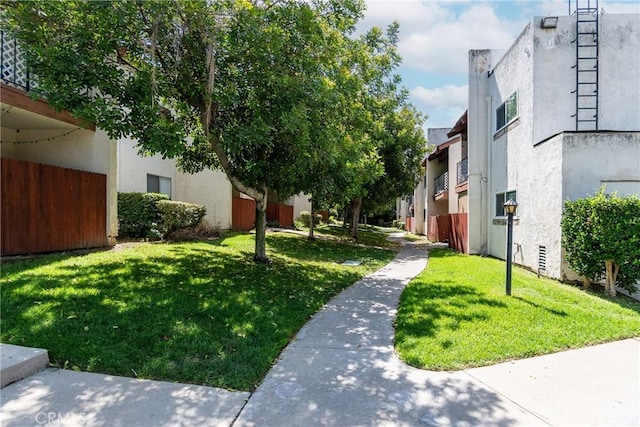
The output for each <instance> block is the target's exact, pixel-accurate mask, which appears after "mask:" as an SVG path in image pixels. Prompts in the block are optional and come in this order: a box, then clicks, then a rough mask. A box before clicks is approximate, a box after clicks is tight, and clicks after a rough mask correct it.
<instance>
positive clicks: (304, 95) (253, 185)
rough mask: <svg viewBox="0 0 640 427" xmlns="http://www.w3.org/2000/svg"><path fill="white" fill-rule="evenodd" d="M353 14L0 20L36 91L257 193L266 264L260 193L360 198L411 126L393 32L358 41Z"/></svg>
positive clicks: (175, 6) (90, 9) (247, 12)
mask: <svg viewBox="0 0 640 427" xmlns="http://www.w3.org/2000/svg"><path fill="white" fill-rule="evenodd" d="M363 10H364V3H363V2H362V1H361V0H307V1H300V0H280V1H259V0H224V1H206V2H205V1H187V0H175V1H166V0H147V1H144V2H140V1H119V2H111V1H91V2H86V1H61V2H51V1H48V0H39V1H30V2H15V3H9V4H8V6H7V7H5V8H4V10H3V12H2V13H3V21H4V22H5V23H6V28H7V29H8V31H9V32H11V33H12V34H13V35H15V36H16V38H17V39H18V40H19V41H20V43H21V44H22V45H23V46H24V48H25V54H26V57H27V61H28V64H29V66H30V67H31V68H32V70H33V71H34V73H35V74H36V75H37V76H38V82H39V84H38V87H37V89H36V90H35V91H34V95H37V96H42V97H44V98H46V99H47V100H48V102H49V103H50V104H51V105H53V106H54V107H55V108H57V109H65V110H68V111H70V112H72V113H73V114H74V115H76V116H78V117H80V118H83V119H86V120H89V121H91V122H94V123H95V124H96V125H97V126H98V127H100V128H102V129H104V130H105V131H106V132H107V133H108V134H109V135H110V136H111V137H112V138H121V137H124V136H129V137H132V138H135V139H136V140H137V141H138V143H139V147H140V149H141V151H143V152H145V153H159V154H161V155H162V156H164V157H172V158H177V159H178V162H179V165H180V166H181V167H182V168H183V169H184V170H185V171H187V172H196V171H200V170H202V169H204V168H221V169H223V170H224V172H225V173H226V175H227V177H228V178H229V181H230V182H231V184H232V185H233V187H234V188H235V189H236V190H237V191H239V192H242V193H244V194H247V195H248V196H250V197H252V198H254V199H255V200H256V248H255V259H256V260H261V261H264V260H267V257H266V250H265V240H264V232H265V227H266V215H265V212H266V203H267V195H268V193H269V191H274V192H276V193H277V194H278V195H279V196H280V197H282V198H287V197H289V196H291V195H294V194H298V193H299V192H303V191H304V192H308V193H310V194H314V195H318V196H320V197H322V198H327V197H329V195H330V193H332V194H337V193H340V194H341V197H342V198H346V199H353V198H357V197H363V196H365V195H366V194H367V192H366V189H365V188H366V186H367V185H371V184H372V183H373V182H374V181H375V180H376V179H379V178H380V176H381V175H382V174H383V173H385V172H386V170H385V168H384V166H383V164H382V162H381V159H382V158H383V157H384V152H383V151H384V150H385V149H384V145H385V144H386V145H388V146H391V145H393V144H395V142H390V141H392V140H394V138H396V137H398V136H400V134H402V135H406V134H413V133H412V132H415V130H416V129H417V128H416V127H415V125H416V123H418V122H419V119H416V117H418V115H416V114H415V111H414V110H412V109H410V108H408V107H406V106H405V105H404V104H405V103H406V102H405V101H406V95H402V91H401V90H399V89H398V83H399V79H398V78H397V77H396V76H394V75H393V74H392V72H393V69H394V68H395V67H396V66H397V64H398V63H399V57H398V56H397V54H396V49H395V46H396V45H397V25H396V26H392V27H390V29H389V30H388V31H387V32H386V33H385V32H383V31H382V30H380V29H373V30H371V31H369V32H368V33H367V34H365V35H363V36H361V37H356V36H355V35H354V30H355V25H356V23H357V21H358V20H359V19H360V18H361V17H362V13H363ZM392 117H395V119H392ZM403 117H404V118H403ZM393 120H398V121H397V124H400V123H403V124H404V125H406V126H409V127H410V128H411V129H412V130H410V131H407V132H405V130H400V132H396V131H394V130H393V129H392V128H393V127H394V126H392V125H391V123H392V122H393ZM416 120H417V121H416ZM387 124H388V125H389V126H390V127H389V126H387ZM387 132H388V133H387ZM393 132H395V134H393V135H395V136H392V133H393ZM414 137H416V138H417V139H415V138H414V139H415V141H414V142H417V141H418V140H419V141H420V143H421V144H422V145H424V144H423V142H424V137H422V139H421V140H420V138H419V137H418V135H414ZM406 140H407V138H405V137H404V136H402V137H400V138H398V141H406ZM383 142H384V144H383ZM399 144H400V145H399V146H401V143H399ZM400 150H401V151H402V150H403V149H400ZM404 150H405V151H404V152H409V153H412V152H413V151H414V150H413V148H411V149H407V148H406V147H405V149H404ZM401 151H399V152H398V153H400V152H401ZM410 157H411V155H409V156H408V157H406V158H407V159H408V158H410ZM400 163H402V161H400ZM412 167H413V166H412ZM412 167H411V168H409V175H411V171H413V169H412Z"/></svg>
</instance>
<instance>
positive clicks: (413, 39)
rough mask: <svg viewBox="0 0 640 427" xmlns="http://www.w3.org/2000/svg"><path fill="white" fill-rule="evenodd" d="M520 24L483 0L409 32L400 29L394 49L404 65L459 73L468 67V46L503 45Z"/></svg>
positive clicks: (471, 47)
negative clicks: (448, 18)
mask: <svg viewBox="0 0 640 427" xmlns="http://www.w3.org/2000/svg"><path fill="white" fill-rule="evenodd" d="M524 26H525V23H524V22H521V21H506V20H503V19H500V18H499V17H498V16H497V15H496V14H495V11H494V10H493V8H491V6H489V5H487V4H480V5H474V6H471V7H469V8H468V9H466V10H465V11H463V12H462V13H461V14H460V15H459V16H457V17H456V19H450V20H443V21H439V22H436V23H434V24H433V25H430V26H427V27H424V28H423V29H422V30H420V31H415V32H412V33H408V32H402V33H401V37H400V44H399V46H398V50H399V52H400V55H401V56H402V58H403V64H404V65H405V66H408V67H412V68H417V69H419V70H423V71H427V72H434V73H454V74H462V73H466V72H467V69H468V52H469V50H471V49H489V48H498V49H503V48H507V47H509V46H510V45H511V44H512V43H513V40H514V39H515V35H517V33H518V31H519V30H521V29H522V28H524ZM401 28H402V23H401ZM514 34H515V35H514Z"/></svg>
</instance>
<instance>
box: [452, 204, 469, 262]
mask: <svg viewBox="0 0 640 427" xmlns="http://www.w3.org/2000/svg"><path fill="white" fill-rule="evenodd" d="M467 215H468V214H466V213H458V214H449V247H450V248H452V249H455V250H456V251H458V252H462V253H463V254H466V253H468V252H469V248H468V247H467V246H468V243H467V242H468V236H469V233H468V231H469V221H467Z"/></svg>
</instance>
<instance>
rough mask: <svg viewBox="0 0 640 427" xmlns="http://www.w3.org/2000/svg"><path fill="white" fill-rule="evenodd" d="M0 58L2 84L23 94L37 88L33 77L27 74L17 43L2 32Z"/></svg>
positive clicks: (0, 33) (25, 63)
mask: <svg viewBox="0 0 640 427" xmlns="http://www.w3.org/2000/svg"><path fill="white" fill-rule="evenodd" d="M0 58H1V59H2V66H1V68H0V69H1V74H2V75H1V77H2V83H4V84H6V85H9V86H11V87H14V88H16V89H21V90H23V91H25V92H29V91H30V90H31V89H33V88H35V87H37V85H38V84H37V81H36V79H35V76H34V75H33V74H32V73H30V72H29V69H28V68H27V61H26V59H25V57H24V55H23V54H22V52H20V48H19V47H18V42H17V41H16V39H13V38H10V37H8V36H7V34H6V33H5V32H4V31H0Z"/></svg>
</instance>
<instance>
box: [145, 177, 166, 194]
mask: <svg viewBox="0 0 640 427" xmlns="http://www.w3.org/2000/svg"><path fill="white" fill-rule="evenodd" d="M147 193H161V194H166V195H167V196H169V198H171V178H167V177H164V176H158V175H151V174H147Z"/></svg>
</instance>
